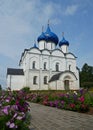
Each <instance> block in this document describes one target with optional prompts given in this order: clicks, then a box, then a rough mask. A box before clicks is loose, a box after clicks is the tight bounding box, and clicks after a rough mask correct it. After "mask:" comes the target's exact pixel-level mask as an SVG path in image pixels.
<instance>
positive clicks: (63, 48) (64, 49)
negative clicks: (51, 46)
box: [61, 45, 68, 53]
mask: <svg viewBox="0 0 93 130" xmlns="http://www.w3.org/2000/svg"><path fill="white" fill-rule="evenodd" d="M61 49H62V51H63V53H67V52H68V47H67V45H62V46H61Z"/></svg>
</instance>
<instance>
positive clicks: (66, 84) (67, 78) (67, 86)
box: [64, 76, 71, 90]
mask: <svg viewBox="0 0 93 130" xmlns="http://www.w3.org/2000/svg"><path fill="white" fill-rule="evenodd" d="M70 79H71V78H70V76H65V77H64V89H65V90H69V89H70Z"/></svg>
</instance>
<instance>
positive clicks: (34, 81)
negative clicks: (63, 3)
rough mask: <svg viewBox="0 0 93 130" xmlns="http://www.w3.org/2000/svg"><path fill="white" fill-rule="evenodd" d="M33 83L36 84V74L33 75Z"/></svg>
mask: <svg viewBox="0 0 93 130" xmlns="http://www.w3.org/2000/svg"><path fill="white" fill-rule="evenodd" d="M33 84H37V76H34V77H33Z"/></svg>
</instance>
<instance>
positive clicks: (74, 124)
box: [30, 103, 93, 130]
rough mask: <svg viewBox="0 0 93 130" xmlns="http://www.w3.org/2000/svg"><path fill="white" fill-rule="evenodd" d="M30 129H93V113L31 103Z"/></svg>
mask: <svg viewBox="0 0 93 130" xmlns="http://www.w3.org/2000/svg"><path fill="white" fill-rule="evenodd" d="M30 105H31V126H30V128H31V129H30V130H93V115H87V114H82V113H77V112H72V111H65V110H60V109H57V108H53V107H47V106H43V105H39V104H35V103H31V104H30Z"/></svg>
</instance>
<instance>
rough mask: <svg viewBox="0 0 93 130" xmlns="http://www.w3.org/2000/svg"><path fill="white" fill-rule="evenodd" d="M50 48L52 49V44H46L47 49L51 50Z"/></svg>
mask: <svg viewBox="0 0 93 130" xmlns="http://www.w3.org/2000/svg"><path fill="white" fill-rule="evenodd" d="M51 48H52V43H51V42H47V49H48V50H51Z"/></svg>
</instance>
